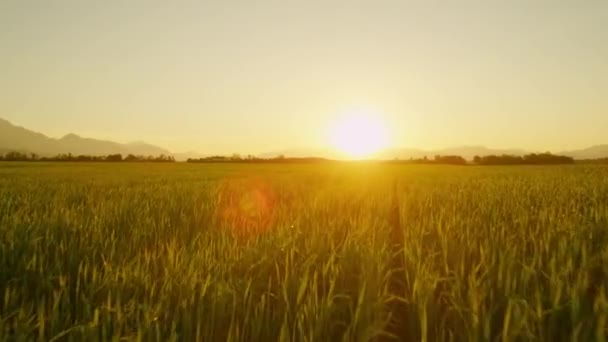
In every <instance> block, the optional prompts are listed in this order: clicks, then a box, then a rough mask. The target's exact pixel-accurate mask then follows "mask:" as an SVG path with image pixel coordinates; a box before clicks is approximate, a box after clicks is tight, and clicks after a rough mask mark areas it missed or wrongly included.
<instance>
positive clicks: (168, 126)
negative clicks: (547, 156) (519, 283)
mask: <svg viewBox="0 0 608 342" xmlns="http://www.w3.org/2000/svg"><path fill="white" fill-rule="evenodd" d="M0 41H1V42H2V44H0V66H2V69H1V70H2V76H1V77H0V89H2V93H3V94H2V96H1V97H0V117H3V118H5V119H8V120H9V121H10V122H12V123H14V124H16V125H19V126H23V127H27V128H28V129H31V130H33V131H36V132H43V133H45V134H47V135H48V136H50V137H56V138H61V137H63V136H65V135H67V134H68V133H76V134H78V135H81V136H86V137H95V138H98V139H102V140H110V141H122V142H126V141H133V140H144V141H146V142H148V143H150V144H153V145H155V146H162V147H163V148H156V147H155V146H149V145H143V146H144V147H142V146H138V147H137V149H135V148H134V146H133V144H131V145H130V146H123V145H120V146H119V145H116V144H114V143H111V142H106V143H105V146H106V147H111V148H110V149H121V151H123V150H124V151H136V152H142V153H143V152H149V153H152V152H154V154H157V153H158V152H165V151H167V150H168V151H172V152H181V151H189V150H194V151H198V152H200V153H202V154H205V155H207V154H231V153H241V154H243V155H246V154H255V155H258V154H269V155H272V154H277V153H285V152H284V151H287V153H285V154H290V153H295V151H298V149H294V147H298V146H304V147H305V148H304V149H303V150H304V151H327V150H328V149H331V148H333V147H336V146H342V145H346V146H345V147H344V149H345V150H351V151H350V152H352V153H351V154H353V155H354V154H357V153H360V154H363V153H368V152H369V150H371V149H372V148H373V149H376V150H378V151H380V152H381V153H384V152H383V151H391V150H392V151H393V152H394V151H396V150H400V149H402V148H403V147H404V146H419V147H421V148H422V149H423V150H424V151H422V152H421V153H423V154H426V153H434V151H437V150H442V149H443V148H445V147H449V146H465V145H484V146H492V147H495V148H497V149H501V150H508V151H511V150H512V149H513V148H517V149H523V150H526V151H546V150H550V151H553V152H560V151H569V150H575V149H580V148H585V147H587V146H593V145H598V144H601V143H605V142H606V134H605V132H606V128H607V127H608V102H607V101H606V100H605V96H606V94H608V62H607V61H608V44H606V42H608V2H606V1H603V0H596V1H593V0H592V1H585V2H580V1H535V2H530V1H509V2H504V1H501V2H498V1H458V2H451V3H443V4H432V3H430V2H427V1H332V2H331V3H329V2H320V1H308V2H300V3H293V2H286V1H255V2H251V1H215V2H202V1H173V2H165V1H163V2H161V1H145V2H144V1H129V2H124V1H105V2H97V3H91V2H83V1H36V2H34V1H14V0H8V1H2V2H1V3H0ZM362 109H363V110H364V111H366V112H367V113H368V114H369V115H368V116H371V117H372V118H373V119H374V120H377V121H378V122H380V124H378V125H377V126H378V127H376V128H374V130H373V131H369V130H366V129H368V127H367V126H369V125H366V124H359V125H353V124H352V123H353V122H356V121H353V120H350V121H348V120H347V121H346V122H345V123H343V124H342V125H341V126H339V127H337V128H333V129H332V128H331V127H332V125H333V123H334V122H335V121H336V120H340V119H339V118H341V117H349V116H350V115H352V113H354V112H357V111H360V110H362ZM352 131H355V132H354V133H353V132H352ZM370 136H371V137H370ZM359 137H365V138H367V140H366V141H365V143H364V144H361V142H360V141H359V139H357V138H359ZM0 138H2V137H0ZM4 138H6V136H5V137H4ZM38 138H40V137H38ZM77 138H78V137H74V136H68V137H67V138H64V139H59V140H57V141H55V142H53V140H45V139H43V138H41V140H40V142H41V143H42V145H41V148H43V147H45V146H46V148H48V149H49V150H52V151H56V150H57V149H52V148H51V147H53V148H54V147H57V146H61V144H64V145H63V146H66V144H68V143H69V141H70V140H74V141H76V143H74V144H73V145H71V146H76V145H78V146H80V148H81V149H80V151H89V150H87V149H86V148H84V146H89V145H86V144H83V140H82V139H80V140H79V139H77ZM87 143H90V144H93V145H95V144H94V143H93V142H91V141H90V140H88V141H87ZM45 144H50V145H45ZM113 144H114V145H113ZM135 145H142V144H135ZM95 146H99V145H95ZM8 147H11V148H13V147H14V146H0V148H8ZM87 148H88V147H87ZM63 149H64V148H63ZM473 149H477V150H478V151H479V150H483V149H482V148H477V147H475V148H469V150H473ZM595 149H596V150H597V149H599V150H600V152H602V151H603V149H605V147H601V146H600V147H597V148H595ZM58 150H62V148H58ZM90 150H91V151H93V149H92V147H91V149H90ZM100 151H101V150H100ZM104 151H105V150H104ZM273 151H276V153H275V152H273ZM300 151H301V150H300ZM458 151H459V150H458V149H455V150H453V151H452V152H455V153H458ZM33 152H40V151H33ZM73 152H75V151H73ZM75 153H76V152H75ZM400 153H401V152H400ZM412 153H413V152H412ZM476 153H478V152H476ZM602 153H603V152H602ZM305 154H310V153H305ZM393 154H394V153H393ZM401 154H405V153H401ZM460 154H463V155H465V153H460ZM600 154H601V153H600ZM385 156H387V157H388V156H390V154H389V155H385Z"/></svg>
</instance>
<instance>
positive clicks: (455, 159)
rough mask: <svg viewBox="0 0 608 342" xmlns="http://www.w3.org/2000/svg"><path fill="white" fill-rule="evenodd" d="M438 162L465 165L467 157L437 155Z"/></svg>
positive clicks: (436, 160)
mask: <svg viewBox="0 0 608 342" xmlns="http://www.w3.org/2000/svg"><path fill="white" fill-rule="evenodd" d="M435 163H437V164H451V165H465V164H466V163H467V161H466V159H464V158H463V157H461V156H435Z"/></svg>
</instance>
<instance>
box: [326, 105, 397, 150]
mask: <svg viewBox="0 0 608 342" xmlns="http://www.w3.org/2000/svg"><path fill="white" fill-rule="evenodd" d="M329 135H330V136H329V139H330V143H331V145H332V146H333V147H334V148H335V149H336V150H337V151H338V152H339V153H340V154H341V155H342V156H343V157H346V158H349V159H363V158H368V157H372V156H373V154H374V153H377V152H379V151H380V150H381V149H383V148H386V147H387V146H388V143H389V133H388V129H387V126H386V124H385V123H384V122H383V121H382V120H381V118H380V116H379V115H375V114H374V113H372V112H363V111H352V112H348V113H346V114H345V115H343V116H342V117H341V118H340V119H338V120H337V121H336V122H334V124H333V125H332V126H331V128H330V133H329Z"/></svg>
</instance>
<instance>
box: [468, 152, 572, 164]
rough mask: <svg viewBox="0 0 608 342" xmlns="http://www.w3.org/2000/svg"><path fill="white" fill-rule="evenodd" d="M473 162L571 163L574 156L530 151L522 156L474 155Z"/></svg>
mask: <svg viewBox="0 0 608 342" xmlns="http://www.w3.org/2000/svg"><path fill="white" fill-rule="evenodd" d="M473 163H475V164H478V165H548V164H573V163H574V158H572V157H567V156H560V155H555V154H551V153H548V152H547V153H538V154H537V153H532V154H526V155H524V156H513V155H502V156H495V155H490V156H483V157H480V156H475V158H473Z"/></svg>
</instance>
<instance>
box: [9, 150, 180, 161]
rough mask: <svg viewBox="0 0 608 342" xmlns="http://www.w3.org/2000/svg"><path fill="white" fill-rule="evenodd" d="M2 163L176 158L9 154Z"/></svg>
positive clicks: (165, 157) (173, 159)
mask: <svg viewBox="0 0 608 342" xmlns="http://www.w3.org/2000/svg"><path fill="white" fill-rule="evenodd" d="M0 161H20V162H114V163H116V162H153V163H173V162H175V158H173V156H167V155H164V154H161V155H160V156H156V157H154V156H136V155H133V154H129V155H127V156H125V157H123V155H122V154H109V155H105V156H92V155H72V154H71V153H67V154H58V155H56V156H53V157H46V156H40V155H38V154H36V153H23V152H8V153H6V154H4V155H0Z"/></svg>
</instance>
